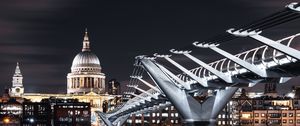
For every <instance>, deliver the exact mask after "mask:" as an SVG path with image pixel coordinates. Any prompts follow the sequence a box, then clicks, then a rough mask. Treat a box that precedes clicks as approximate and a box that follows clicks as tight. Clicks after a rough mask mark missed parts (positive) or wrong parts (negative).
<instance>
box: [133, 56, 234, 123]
mask: <svg viewBox="0 0 300 126" xmlns="http://www.w3.org/2000/svg"><path fill="white" fill-rule="evenodd" d="M139 61H140V62H141V64H142V65H143V67H144V68H145V69H146V70H147V71H148V74H149V75H150V76H151V78H152V79H153V80H154V81H155V83H156V84H157V86H158V87H159V88H160V89H161V90H162V91H163V92H164V94H165V96H166V97H167V98H168V100H169V101H170V102H171V103H172V105H173V106H174V107H175V108H176V110H177V111H178V113H179V114H180V115H181V117H182V118H183V121H184V123H185V124H186V125H188V126H190V125H203V126H205V125H206V126H213V125H216V118H217V115H218V114H219V112H220V111H221V110H222V109H223V108H224V106H225V105H226V104H227V102H228V101H229V100H230V99H231V97H232V96H233V94H234V93H235V91H236V90H237V89H238V88H237V87H228V88H225V89H218V90H217V91H216V93H215V94H214V95H213V96H210V97H208V98H207V99H206V100H205V101H204V102H202V103H200V102H199V101H197V100H196V99H195V98H194V97H193V96H192V95H190V94H189V92H188V91H186V90H185V89H183V88H179V87H178V86H176V84H175V82H174V79H172V78H170V76H169V75H167V74H166V72H164V71H163V69H161V67H162V66H160V65H158V64H157V63H156V62H155V60H153V59H149V58H140V59H139ZM203 88H204V87H203Z"/></svg>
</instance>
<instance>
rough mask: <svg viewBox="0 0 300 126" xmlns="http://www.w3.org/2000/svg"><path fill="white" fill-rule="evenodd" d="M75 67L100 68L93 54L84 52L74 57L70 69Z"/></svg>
mask: <svg viewBox="0 0 300 126" xmlns="http://www.w3.org/2000/svg"><path fill="white" fill-rule="evenodd" d="M75 67H100V61H99V59H98V57H97V56H96V55H95V54H94V53H92V52H90V51H84V52H80V53H78V54H77V55H76V56H75V58H74V60H73V63H72V68H75Z"/></svg>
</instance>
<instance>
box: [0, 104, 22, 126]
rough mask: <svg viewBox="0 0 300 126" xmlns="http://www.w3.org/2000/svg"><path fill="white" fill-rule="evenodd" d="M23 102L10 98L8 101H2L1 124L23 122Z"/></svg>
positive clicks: (8, 124) (2, 125)
mask: <svg viewBox="0 0 300 126" xmlns="http://www.w3.org/2000/svg"><path fill="white" fill-rule="evenodd" d="M21 117H22V104H21V103H19V102H17V101H16V99H14V98H10V99H9V100H8V101H7V102H1V103H0V125H1V126H18V125H20V124H21Z"/></svg>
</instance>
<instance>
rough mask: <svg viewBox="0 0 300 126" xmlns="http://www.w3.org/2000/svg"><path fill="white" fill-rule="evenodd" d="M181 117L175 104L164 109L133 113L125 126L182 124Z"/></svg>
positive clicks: (180, 125)
mask: <svg viewBox="0 0 300 126" xmlns="http://www.w3.org/2000/svg"><path fill="white" fill-rule="evenodd" d="M182 125H183V123H182V121H181V117H180V115H179V114H178V112H177V111H176V110H175V108H174V106H169V107H166V108H164V109H162V110H158V111H154V112H150V113H144V114H133V115H131V116H130V117H129V118H128V119H127V121H126V123H125V126H182Z"/></svg>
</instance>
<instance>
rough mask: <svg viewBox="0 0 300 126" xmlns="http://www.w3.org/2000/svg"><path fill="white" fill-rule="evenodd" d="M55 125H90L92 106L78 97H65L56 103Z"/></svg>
mask: <svg viewBox="0 0 300 126" xmlns="http://www.w3.org/2000/svg"><path fill="white" fill-rule="evenodd" d="M53 118H54V125H55V126H90V125H91V108H90V104H89V103H84V102H78V100H77V99H64V100H60V101H57V102H56V103H55V105H54V114H53Z"/></svg>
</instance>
